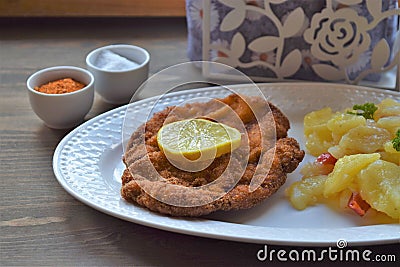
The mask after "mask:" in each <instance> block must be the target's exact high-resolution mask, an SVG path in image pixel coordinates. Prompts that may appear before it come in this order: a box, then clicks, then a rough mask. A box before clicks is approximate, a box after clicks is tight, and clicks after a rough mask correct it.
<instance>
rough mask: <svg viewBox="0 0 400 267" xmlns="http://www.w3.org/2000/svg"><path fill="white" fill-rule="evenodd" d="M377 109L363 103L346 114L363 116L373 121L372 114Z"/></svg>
mask: <svg viewBox="0 0 400 267" xmlns="http://www.w3.org/2000/svg"><path fill="white" fill-rule="evenodd" d="M377 109H378V107H377V106H375V104H374V103H365V104H364V105H354V106H353V111H354V112H353V111H348V112H347V113H348V114H353V115H358V116H363V117H364V118H366V119H373V118H374V113H375V111H376V110H377Z"/></svg>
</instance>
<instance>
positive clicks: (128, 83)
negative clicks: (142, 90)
mask: <svg viewBox="0 0 400 267" xmlns="http://www.w3.org/2000/svg"><path fill="white" fill-rule="evenodd" d="M104 51H111V52H112V53H115V54H117V55H119V56H121V57H123V58H125V59H127V60H129V61H133V62H135V63H137V66H135V67H131V68H127V69H114V70H109V69H104V68H101V67H99V66H98V65H97V64H96V60H97V59H98V56H99V55H100V54H101V53H102V52H104ZM149 62H150V54H149V53H148V52H147V51H146V50H145V49H143V48H141V47H138V46H134V45H126V44H116V45H108V46H104V47H100V48H97V49H95V50H93V51H92V52H90V53H89V54H88V55H87V57H86V65H87V68H88V70H89V71H90V72H91V73H93V75H94V77H95V79H96V82H95V85H94V87H95V90H96V92H97V93H98V94H99V95H100V96H101V97H102V98H103V100H104V101H105V102H108V103H112V104H125V103H128V102H129V101H130V100H131V98H132V96H133V94H134V93H135V91H136V90H137V89H138V88H139V87H140V85H141V84H142V83H143V82H144V81H146V79H147V77H148V75H149Z"/></svg>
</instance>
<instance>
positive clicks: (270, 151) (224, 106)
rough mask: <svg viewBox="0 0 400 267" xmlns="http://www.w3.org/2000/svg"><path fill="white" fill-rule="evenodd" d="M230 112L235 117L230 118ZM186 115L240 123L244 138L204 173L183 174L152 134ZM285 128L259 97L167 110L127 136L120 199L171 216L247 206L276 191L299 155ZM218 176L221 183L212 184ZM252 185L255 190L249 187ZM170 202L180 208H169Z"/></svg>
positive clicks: (282, 120) (285, 121) (275, 111)
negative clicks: (233, 149)
mask: <svg viewBox="0 0 400 267" xmlns="http://www.w3.org/2000/svg"><path fill="white" fill-rule="evenodd" d="M265 104H267V105H268V106H269V108H265ZM230 113H231V114H234V115H232V116H233V117H234V116H236V117H237V119H236V120H235V119H232V118H233V117H232V116H231V115H229V114H230ZM188 117H190V118H196V117H202V118H204V117H205V118H208V119H210V120H216V121H218V122H221V123H224V124H227V125H229V126H231V127H237V128H238V129H240V125H239V124H242V125H243V127H242V131H244V133H243V135H244V136H246V138H243V139H244V140H243V142H242V145H241V147H240V148H238V149H237V150H235V151H233V152H232V153H228V154H224V155H222V156H220V157H218V158H216V159H214V161H213V162H212V163H211V164H210V165H209V166H208V167H206V168H205V169H203V170H200V171H197V172H190V171H185V170H182V169H180V168H177V167H176V166H174V165H173V164H171V163H170V162H169V161H168V159H167V158H166V156H165V155H164V153H163V152H162V151H160V149H159V147H158V144H157V133H158V131H159V129H160V128H161V127H162V126H163V124H164V123H170V122H173V121H178V120H182V119H185V118H188ZM289 128H290V124H289V121H288V119H287V118H286V116H285V115H284V114H283V113H282V112H281V111H280V110H279V109H278V108H277V107H275V106H274V105H272V104H271V103H266V102H265V101H264V100H263V99H261V98H258V97H253V98H249V97H245V98H243V97H241V96H239V95H236V94H232V95H229V96H228V97H226V98H223V99H217V100H212V101H209V102H203V103H191V104H185V105H184V106H180V107H168V108H166V109H164V110H163V111H161V112H158V113H155V114H154V116H153V117H152V118H151V119H150V120H149V121H148V122H147V123H146V124H145V125H142V126H141V127H139V129H137V130H136V131H135V132H134V133H133V134H132V136H131V139H130V141H129V144H128V146H127V148H126V153H125V155H124V158H123V161H124V163H125V165H126V167H127V168H126V169H125V171H124V173H123V176H122V188H121V195H122V197H123V198H124V199H125V200H127V201H129V202H133V203H137V204H139V205H141V206H144V207H147V208H148V209H150V210H152V211H156V212H160V213H163V214H168V215H173V216H201V215H206V214H209V213H211V212H214V211H217V210H225V211H226V210H231V209H247V208H251V207H253V206H254V205H256V204H258V203H260V202H261V201H263V200H264V199H266V198H268V197H269V196H271V195H272V194H273V193H275V192H276V191H277V190H278V189H279V188H280V187H281V186H282V185H283V184H284V182H285V181H286V177H287V173H290V172H292V171H294V170H295V169H296V168H297V166H298V164H299V163H300V162H301V161H302V159H303V157H304V151H302V150H301V149H300V147H299V144H298V143H297V141H296V140H295V139H293V138H289V137H287V131H288V130H289ZM243 163H244V164H243ZM232 166H233V167H232ZM240 167H242V169H240ZM156 176H159V177H156ZM222 176H223V177H225V178H224V179H225V180H223V181H222V182H221V183H216V182H217V181H218V179H219V178H220V177H222ZM160 177H161V179H160ZM254 182H255V183H256V185H257V186H255V187H254V188H253V187H252V183H254ZM214 183H215V184H214ZM208 185H210V187H207V190H203V187H206V186H208ZM182 187H185V188H196V189H197V188H199V190H197V191H195V192H194V193H191V194H186V193H182V191H181V190H180V188H182ZM164 199H166V200H167V201H164ZM175 200H179V201H180V202H179V203H184V205H173V204H169V203H175V202H174V201H175ZM169 201H170V202H169ZM198 203H202V204H201V205H199V204H198Z"/></svg>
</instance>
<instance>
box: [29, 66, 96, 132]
mask: <svg viewBox="0 0 400 267" xmlns="http://www.w3.org/2000/svg"><path fill="white" fill-rule="evenodd" d="M63 78H71V79H74V80H76V81H78V82H81V83H83V84H86V86H85V87H84V88H82V89H80V90H77V91H74V92H71V93H64V94H46V93H42V92H39V91H36V90H35V87H37V86H41V85H43V84H46V83H48V82H51V81H56V80H59V79H63ZM26 85H27V88H28V94H29V101H30V103H31V106H32V109H33V111H34V112H35V113H36V115H37V116H38V117H39V118H40V119H42V120H43V122H44V123H45V124H46V125H47V126H48V127H50V128H54V129H66V128H72V127H74V126H76V125H78V124H80V123H82V122H83V120H84V118H85V116H86V114H87V113H88V112H89V110H90V108H91V107H92V104H93V99H94V77H93V75H92V74H91V73H90V72H89V71H87V70H85V69H82V68H78V67H73V66H57V67H50V68H46V69H42V70H39V71H38V72H35V73H34V74H32V75H31V76H30V77H29V78H28V80H27V82H26Z"/></svg>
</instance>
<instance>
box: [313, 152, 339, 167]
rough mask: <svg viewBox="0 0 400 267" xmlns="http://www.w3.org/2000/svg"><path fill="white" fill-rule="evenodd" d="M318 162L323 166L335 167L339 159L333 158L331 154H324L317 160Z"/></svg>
mask: <svg viewBox="0 0 400 267" xmlns="http://www.w3.org/2000/svg"><path fill="white" fill-rule="evenodd" d="M316 161H317V162H318V163H321V164H331V165H335V163H336V161H337V159H336V158H335V157H334V156H332V154H331V153H329V152H327V153H322V154H321V155H319V156H318V158H317V159H316Z"/></svg>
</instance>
